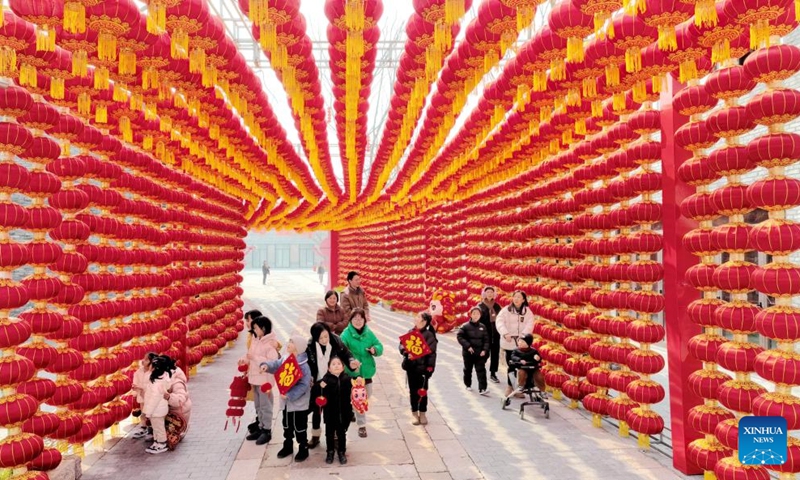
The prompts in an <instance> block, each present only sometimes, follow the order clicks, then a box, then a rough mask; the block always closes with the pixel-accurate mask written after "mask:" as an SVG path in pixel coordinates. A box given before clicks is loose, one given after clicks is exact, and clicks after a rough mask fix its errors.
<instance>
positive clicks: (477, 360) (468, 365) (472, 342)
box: [456, 307, 489, 395]
mask: <svg viewBox="0 0 800 480" xmlns="http://www.w3.org/2000/svg"><path fill="white" fill-rule="evenodd" d="M480 320H481V309H480V307H472V308H471V309H470V310H469V322H467V323H465V324H463V325H461V328H459V329H458V335H456V338H457V339H458V343H459V344H460V345H461V357H462V358H463V359H464V386H465V387H466V388H467V390H472V369H473V367H474V368H475V373H476V374H477V375H478V393H480V394H481V395H488V394H489V391H488V390H487V388H488V385H487V383H486V360H487V359H488V358H489V332H487V331H486V326H485V325H484V324H482V323H481V321H480Z"/></svg>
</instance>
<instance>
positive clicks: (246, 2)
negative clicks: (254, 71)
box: [239, 0, 341, 201]
mask: <svg viewBox="0 0 800 480" xmlns="http://www.w3.org/2000/svg"><path fill="white" fill-rule="evenodd" d="M299 5H300V4H299V2H298V1H296V0H295V1H286V0H268V1H267V0H252V1H251V0H240V1H239V7H240V8H241V10H242V12H244V13H245V14H246V15H248V17H249V18H250V20H251V21H252V22H253V28H252V30H253V36H254V37H255V38H256V39H257V40H258V42H259V44H260V45H261V48H262V49H263V51H264V53H266V55H267V57H268V58H269V59H270V63H271V64H272V66H273V67H274V68H275V71H276V73H277V75H278V79H279V80H280V81H281V83H282V84H283V87H284V89H285V90H286V94H287V96H288V97H289V103H290V105H291V107H292V116H293V118H294V121H295V127H296V128H297V130H298V132H299V133H300V138H302V139H303V142H302V143H303V149H304V151H305V153H306V157H307V158H308V159H309V161H310V163H311V167H312V171H313V172H314V174H315V175H316V177H317V178H318V179H320V185H321V186H322V190H323V192H324V193H325V195H326V196H327V198H329V199H334V200H336V199H338V198H339V196H340V195H341V192H340V191H339V187H338V185H337V183H336V179H335V177H334V176H333V170H332V166H331V158H330V147H329V145H328V136H327V132H326V128H327V127H326V109H325V106H324V101H323V98H322V90H321V88H322V84H321V83H320V79H319V70H318V69H317V66H316V63H315V61H314V55H313V53H312V44H311V40H310V39H309V37H308V34H307V33H306V21H305V17H304V16H303V15H302V14H300V12H299ZM306 198H307V200H309V201H314V200H317V199H315V198H308V197H306Z"/></svg>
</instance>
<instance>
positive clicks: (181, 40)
mask: <svg viewBox="0 0 800 480" xmlns="http://www.w3.org/2000/svg"><path fill="white" fill-rule="evenodd" d="M170 54H171V55H172V58H174V59H176V60H186V59H188V58H189V34H188V33H186V32H185V31H183V30H175V31H173V32H172V41H171V42H170Z"/></svg>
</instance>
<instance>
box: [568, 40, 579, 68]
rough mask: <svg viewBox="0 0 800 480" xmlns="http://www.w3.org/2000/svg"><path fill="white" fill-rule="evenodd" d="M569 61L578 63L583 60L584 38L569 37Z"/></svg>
mask: <svg viewBox="0 0 800 480" xmlns="http://www.w3.org/2000/svg"><path fill="white" fill-rule="evenodd" d="M567 61H568V62H572V63H578V62H582V61H583V39H582V38H580V37H569V38H568V39H567Z"/></svg>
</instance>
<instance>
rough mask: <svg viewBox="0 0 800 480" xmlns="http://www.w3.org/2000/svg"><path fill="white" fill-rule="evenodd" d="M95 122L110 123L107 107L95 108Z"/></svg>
mask: <svg viewBox="0 0 800 480" xmlns="http://www.w3.org/2000/svg"><path fill="white" fill-rule="evenodd" d="M94 121H95V122H97V123H107V122H108V108H107V107H106V106H105V105H98V106H96V107H94Z"/></svg>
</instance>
